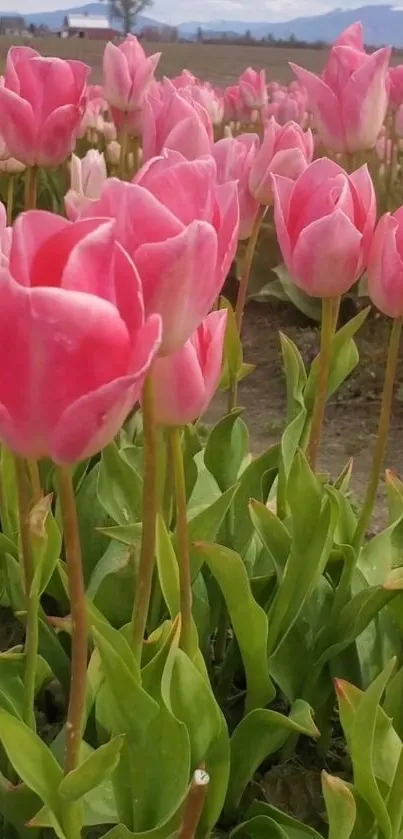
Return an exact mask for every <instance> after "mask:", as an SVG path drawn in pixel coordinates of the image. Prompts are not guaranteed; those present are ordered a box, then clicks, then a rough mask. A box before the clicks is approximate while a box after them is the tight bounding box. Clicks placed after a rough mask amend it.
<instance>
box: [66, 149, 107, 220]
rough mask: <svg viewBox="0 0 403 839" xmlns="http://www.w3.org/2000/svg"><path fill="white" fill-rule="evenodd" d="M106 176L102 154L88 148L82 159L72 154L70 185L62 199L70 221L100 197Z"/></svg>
mask: <svg viewBox="0 0 403 839" xmlns="http://www.w3.org/2000/svg"><path fill="white" fill-rule="evenodd" d="M107 177H108V173H107V171H106V163H105V158H104V155H103V154H100V153H99V151H96V149H90V150H89V151H88V152H87V154H86V155H85V157H84V158H83V159H82V160H81V159H80V158H79V157H77V156H76V155H75V154H73V155H72V157H71V163H70V183H71V186H70V189H69V191H68V193H67V195H66V196H65V199H64V204H65V207H66V215H67V218H68V219H70V221H75V220H76V218H77V217H78V216H79V215H80V213H81V212H82V210H83V209H84V207H88V206H89V205H90V204H91V202H92V201H96V200H97V199H98V198H100V196H101V192H102V187H103V185H104V182H105V181H106V179H107Z"/></svg>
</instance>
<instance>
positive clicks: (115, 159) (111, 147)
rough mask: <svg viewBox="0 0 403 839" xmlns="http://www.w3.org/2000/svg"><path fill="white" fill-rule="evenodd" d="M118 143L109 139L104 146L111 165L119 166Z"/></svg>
mask: <svg viewBox="0 0 403 839" xmlns="http://www.w3.org/2000/svg"><path fill="white" fill-rule="evenodd" d="M120 152H121V148H120V143H119V142H118V141H117V140H111V142H110V143H108V145H107V147H106V156H107V158H108V160H109V163H111V164H112V166H119V163H120Z"/></svg>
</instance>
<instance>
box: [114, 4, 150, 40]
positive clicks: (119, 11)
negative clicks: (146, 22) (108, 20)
mask: <svg viewBox="0 0 403 839" xmlns="http://www.w3.org/2000/svg"><path fill="white" fill-rule="evenodd" d="M152 3H153V0H109V5H110V10H111V17H112V18H115V20H121V21H122V23H123V31H124V33H125V35H128V34H129V32H131V31H132V29H133V26H134V23H135V20H136V17H137V15H138V14H139V12H142V11H143V9H146V8H147V7H148V6H152Z"/></svg>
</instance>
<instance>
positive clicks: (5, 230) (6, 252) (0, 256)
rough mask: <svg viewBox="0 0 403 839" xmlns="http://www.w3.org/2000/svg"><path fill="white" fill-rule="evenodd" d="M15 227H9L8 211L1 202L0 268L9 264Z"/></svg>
mask: <svg viewBox="0 0 403 839" xmlns="http://www.w3.org/2000/svg"><path fill="white" fill-rule="evenodd" d="M12 235H13V228H12V227H7V213H6V208H5V206H4V204H1V203H0V268H3V267H4V266H5V265H8V262H9V256H10V250H11V242H12Z"/></svg>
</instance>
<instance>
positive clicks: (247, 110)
mask: <svg viewBox="0 0 403 839" xmlns="http://www.w3.org/2000/svg"><path fill="white" fill-rule="evenodd" d="M224 118H225V119H226V120H227V122H241V123H243V124H248V123H252V122H255V120H256V109H255V108H253V107H250V106H249V105H247V104H246V102H245V100H244V98H243V96H242V95H241V91H240V86H239V84H234V85H229V86H228V87H226V88H225V91H224Z"/></svg>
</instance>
